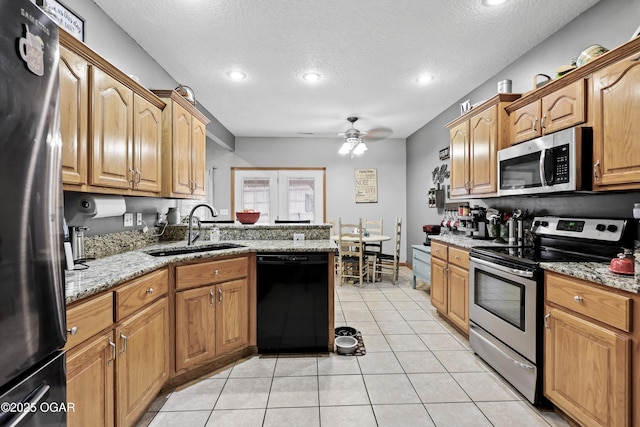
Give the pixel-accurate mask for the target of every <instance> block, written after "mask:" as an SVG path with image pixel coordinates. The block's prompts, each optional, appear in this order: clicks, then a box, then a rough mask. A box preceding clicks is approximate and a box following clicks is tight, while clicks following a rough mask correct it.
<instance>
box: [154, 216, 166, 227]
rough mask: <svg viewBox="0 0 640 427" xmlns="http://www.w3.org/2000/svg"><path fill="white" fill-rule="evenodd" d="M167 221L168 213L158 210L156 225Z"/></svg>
mask: <svg viewBox="0 0 640 427" xmlns="http://www.w3.org/2000/svg"><path fill="white" fill-rule="evenodd" d="M166 223H167V214H165V213H162V212H156V225H157V226H160V227H161V226H163V225H165V224H166Z"/></svg>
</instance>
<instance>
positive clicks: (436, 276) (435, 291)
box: [431, 257, 447, 314]
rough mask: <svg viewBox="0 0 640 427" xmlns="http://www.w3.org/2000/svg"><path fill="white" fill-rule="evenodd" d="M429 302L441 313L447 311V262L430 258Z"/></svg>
mask: <svg viewBox="0 0 640 427" xmlns="http://www.w3.org/2000/svg"><path fill="white" fill-rule="evenodd" d="M431 304H432V305H433V306H434V307H435V308H436V309H437V310H438V311H440V312H441V313H445V314H446V313H447V263H446V261H443V260H441V259H439V258H435V257H434V258H431Z"/></svg>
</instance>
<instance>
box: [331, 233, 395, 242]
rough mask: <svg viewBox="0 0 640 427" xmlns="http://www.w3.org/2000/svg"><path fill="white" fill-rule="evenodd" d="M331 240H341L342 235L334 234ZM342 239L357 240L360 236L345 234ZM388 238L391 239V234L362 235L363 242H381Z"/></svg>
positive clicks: (347, 240)
mask: <svg viewBox="0 0 640 427" xmlns="http://www.w3.org/2000/svg"><path fill="white" fill-rule="evenodd" d="M331 240H333V241H335V242H337V241H338V240H340V235H338V234H332V235H331ZM342 240H344V241H346V242H357V241H358V238H357V237H353V236H343V237H342ZM387 240H391V236H385V235H384V234H370V235H368V236H365V235H363V236H362V243H379V242H386V241H387Z"/></svg>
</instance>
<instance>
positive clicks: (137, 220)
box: [136, 212, 142, 225]
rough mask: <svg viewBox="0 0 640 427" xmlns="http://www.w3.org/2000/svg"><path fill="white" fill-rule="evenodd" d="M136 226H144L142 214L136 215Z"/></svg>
mask: <svg viewBox="0 0 640 427" xmlns="http://www.w3.org/2000/svg"><path fill="white" fill-rule="evenodd" d="M136 225H142V212H138V213H136Z"/></svg>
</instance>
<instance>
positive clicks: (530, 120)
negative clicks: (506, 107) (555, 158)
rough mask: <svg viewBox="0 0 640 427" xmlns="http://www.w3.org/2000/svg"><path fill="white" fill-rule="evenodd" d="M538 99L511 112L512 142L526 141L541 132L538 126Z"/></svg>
mask: <svg viewBox="0 0 640 427" xmlns="http://www.w3.org/2000/svg"><path fill="white" fill-rule="evenodd" d="M540 105H541V104H540V101H535V102H532V103H531V104H529V105H525V106H524V107H521V108H518V109H517V110H516V111H514V112H513V113H511V139H513V141H512V143H513V144H515V143H518V142H522V141H528V140H529V139H532V138H535V137H538V136H540V135H541V134H542V132H541V128H540V123H539V121H540V108H541V106H540Z"/></svg>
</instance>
